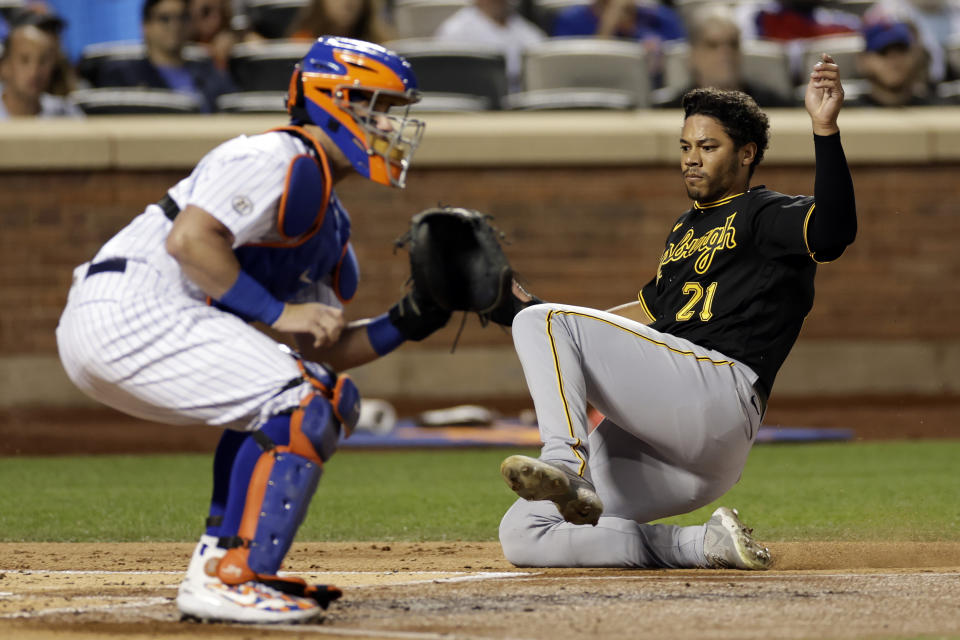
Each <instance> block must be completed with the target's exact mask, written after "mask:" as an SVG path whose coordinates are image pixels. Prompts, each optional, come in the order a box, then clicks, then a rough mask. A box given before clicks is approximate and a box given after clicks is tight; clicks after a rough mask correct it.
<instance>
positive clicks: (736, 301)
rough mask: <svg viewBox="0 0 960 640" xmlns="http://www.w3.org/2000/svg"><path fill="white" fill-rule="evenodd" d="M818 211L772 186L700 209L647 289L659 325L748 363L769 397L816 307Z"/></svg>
mask: <svg viewBox="0 0 960 640" xmlns="http://www.w3.org/2000/svg"><path fill="white" fill-rule="evenodd" d="M814 206H815V205H814V199H813V197H812V196H787V195H784V194H782V193H777V192H776V191H770V190H768V189H765V188H764V187H762V186H760V187H754V188H753V189H750V190H749V191H747V192H746V193H741V194H739V195H735V196H730V197H727V198H724V199H722V200H719V201H717V202H711V203H699V202H697V203H694V206H693V208H691V209H690V210H689V211H687V212H686V213H684V214H683V215H682V216H680V218H679V219H678V220H677V221H676V223H675V224H674V226H673V230H672V231H671V232H670V235H669V236H668V237H667V242H666V249H665V250H664V252H663V255H662V256H661V258H660V264H659V267H658V269H657V275H656V277H655V278H654V279H653V280H651V281H650V282H649V283H648V284H647V285H646V286H645V287H644V288H643V289H642V291H641V292H640V296H639V297H640V303H641V304H642V305H644V308H645V309H646V311H647V312H648V313H649V314H650V316H651V317H652V318H654V322H653V323H652V324H651V325H650V326H651V327H652V328H654V329H657V330H658V331H663V332H665V333H670V334H673V335H675V336H679V337H682V338H685V339H687V340H690V341H691V342H693V343H695V344H698V345H700V346H703V347H707V348H709V349H715V350H717V351H719V352H721V353H723V354H724V355H726V356H728V357H730V358H734V359H736V360H739V361H740V362H742V363H744V364H746V365H748V366H749V367H751V368H752V369H753V370H754V371H755V372H756V373H757V374H758V375H759V376H760V380H761V383H762V384H763V385H764V388H765V390H766V391H767V393H769V392H770V389H772V387H773V380H774V378H775V377H776V375H777V371H778V370H779V369H780V366H781V365H782V364H783V361H784V360H785V359H786V357H787V353H789V351H790V349H791V348H792V347H793V343H794V342H795V341H796V339H797V336H798V335H799V333H800V328H801V326H802V325H803V320H804V318H805V317H806V315H807V313H808V312H809V311H810V309H811V307H812V306H813V280H814V276H815V274H816V269H817V266H816V265H817V263H816V260H815V256H814V253H813V252H812V251H811V250H810V247H809V244H808V241H807V225H808V223H809V221H810V216H811V214H812V213H813V209H814Z"/></svg>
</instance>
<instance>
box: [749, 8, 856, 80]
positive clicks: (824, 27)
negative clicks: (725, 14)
mask: <svg viewBox="0 0 960 640" xmlns="http://www.w3.org/2000/svg"><path fill="white" fill-rule="evenodd" d="M827 4H828V3H827V2H821V1H818V0H781V1H780V2H767V3H757V4H754V3H745V4H742V5H740V7H739V9H738V22H739V23H740V33H741V35H742V37H743V38H745V39H754V38H766V39H769V40H778V41H780V42H782V43H784V46H785V47H786V50H787V55H788V57H789V59H790V73H791V76H792V80H793V81H794V83H796V84H798V85H806V84H807V80H808V78H807V77H806V73H807V71H808V70H807V69H806V68H805V67H804V61H803V57H804V48H805V46H806V40H807V39H808V38H820V37H823V36H835V35H844V34H848V35H855V34H856V33H857V32H858V31H859V29H860V18H859V17H858V16H856V15H854V14H852V13H847V12H845V11H837V10H834V9H829V8H827V7H826V6H825V5H827Z"/></svg>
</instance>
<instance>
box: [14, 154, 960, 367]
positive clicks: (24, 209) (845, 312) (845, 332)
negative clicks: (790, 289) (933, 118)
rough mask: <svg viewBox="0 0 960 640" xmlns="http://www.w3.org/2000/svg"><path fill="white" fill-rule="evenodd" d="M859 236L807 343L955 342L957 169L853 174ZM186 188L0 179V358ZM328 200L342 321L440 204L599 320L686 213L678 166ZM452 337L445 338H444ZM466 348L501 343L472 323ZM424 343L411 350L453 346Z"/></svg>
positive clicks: (137, 179)
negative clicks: (155, 207) (120, 241)
mask: <svg viewBox="0 0 960 640" xmlns="http://www.w3.org/2000/svg"><path fill="white" fill-rule="evenodd" d="M853 174H854V182H855V185H856V190H857V199H858V211H859V218H860V235H859V238H858V240H857V243H856V244H855V245H854V246H853V247H852V248H851V249H850V250H848V252H847V254H846V255H845V256H844V257H843V258H842V259H841V260H840V261H838V262H837V263H836V264H833V265H828V266H824V267H822V268H821V271H820V274H819V275H818V279H817V288H818V292H817V302H816V305H815V307H814V311H813V312H812V314H811V316H810V318H809V319H808V321H807V323H806V326H805V328H804V336H805V337H806V338H818V339H844V340H904V339H913V340H916V339H919V340H938V339H947V340H949V339H956V338H957V337H958V336H960V326H958V324H957V322H956V318H957V317H960V297H958V296H956V295H955V293H954V291H955V285H954V282H955V279H956V277H957V276H958V275H960V273H958V272H960V251H958V250H957V249H956V245H955V243H956V241H955V238H956V237H957V236H958V235H960V212H958V210H957V206H956V200H955V199H954V198H955V195H954V194H955V191H956V190H955V186H954V185H955V182H956V174H957V167H956V166H955V165H937V166H916V165H914V166H905V167H871V166H854V167H853ZM182 175H184V172H183V171H182V170H177V171H144V172H136V171H112V172H91V173H84V172H38V173H30V172H21V173H2V174H0V192H2V193H3V194H4V195H3V199H2V204H0V225H2V232H0V308H2V310H3V311H2V314H0V352H2V353H3V354H4V355H5V356H9V355H17V354H38V355H39V354H45V355H46V354H49V355H53V354H55V343H54V337H53V330H54V327H55V326H56V321H57V317H58V314H59V311H60V309H61V307H62V305H63V303H64V300H65V295H66V291H67V288H68V287H69V283H70V274H71V269H72V268H73V266H75V265H76V264H79V263H81V262H83V261H85V260H87V259H89V258H90V257H91V256H92V255H93V254H94V252H95V251H96V249H97V248H98V247H99V245H100V244H101V243H102V242H104V241H105V240H106V239H107V238H109V237H110V235H112V234H113V233H114V232H115V231H116V230H117V229H119V228H120V227H121V226H122V225H123V224H125V223H126V221H128V220H129V219H130V218H131V217H132V216H133V215H135V214H136V213H138V212H139V211H140V210H141V209H142V206H143V204H144V203H146V202H150V201H154V200H156V199H157V198H158V197H159V196H160V195H162V194H163V192H164V190H165V188H166V187H167V186H168V185H169V184H171V183H172V182H174V181H176V180H177V179H178V178H179V177H181V176H182ZM812 179H813V171H812V168H810V167H775V166H771V167H763V168H762V169H761V170H760V171H759V172H758V173H757V175H756V179H755V181H754V182H755V183H760V182H762V183H766V184H767V185H769V186H770V187H771V188H775V189H777V190H780V191H784V192H788V193H809V192H810V191H811V189H812ZM338 191H339V192H340V194H341V197H342V199H343V201H344V202H345V203H346V205H347V207H348V209H350V211H351V213H352V215H353V218H354V224H355V228H356V232H355V238H356V245H357V251H358V254H359V257H360V260H361V268H362V272H363V280H362V285H361V289H360V293H359V294H358V297H357V299H356V301H355V302H354V304H353V305H351V308H350V315H352V316H355V317H360V316H365V315H371V314H377V313H380V312H382V311H383V310H384V309H385V308H386V307H387V306H389V305H390V304H391V303H392V302H393V301H394V300H395V299H396V298H397V297H398V296H399V295H400V293H401V286H402V283H403V281H404V279H405V278H406V275H407V264H406V254H405V253H397V254H394V252H393V249H392V240H393V239H394V238H395V237H397V236H398V235H400V234H401V233H402V232H403V231H404V230H405V227H406V224H407V222H406V221H407V219H408V217H409V215H411V214H412V213H415V212H416V211H418V210H419V209H421V208H423V207H426V206H430V205H434V204H437V203H445V204H460V205H466V206H471V207H474V208H478V209H480V210H483V211H486V212H489V213H491V214H493V215H494V216H495V223H496V224H497V225H498V226H499V227H500V228H501V229H502V230H503V231H505V232H506V233H507V235H508V237H509V240H510V242H511V244H510V245H508V246H507V247H506V250H507V253H508V255H509V256H510V258H511V260H512V261H513V263H514V265H515V266H516V268H517V269H518V270H519V271H520V272H521V273H522V274H523V275H524V276H525V277H526V280H527V281H528V283H529V285H530V287H531V288H532V289H533V290H534V291H536V292H537V293H538V294H540V295H541V296H542V297H544V298H547V299H555V300H562V301H564V302H570V303H574V304H582V305H587V306H594V307H601V308H604V307H609V306H612V305H614V304H617V303H620V302H624V301H627V300H629V299H631V298H632V297H633V296H634V295H635V293H636V290H637V289H638V288H639V287H640V286H641V285H642V284H643V283H644V282H645V281H646V279H647V278H649V277H650V276H651V274H652V273H653V269H654V268H655V264H656V259H657V257H658V255H659V252H660V250H661V248H662V243H663V239H664V237H665V234H666V232H667V230H668V227H669V225H670V223H671V222H672V221H673V220H674V219H675V217H676V216H677V215H678V214H679V213H680V212H681V211H682V210H683V209H684V208H685V207H686V206H687V201H686V198H685V196H684V195H683V192H682V188H681V185H680V182H679V179H678V175H677V171H676V170H675V169H674V168H664V167H635V168H623V167H617V168H590V169H582V170H578V169H540V170H519V169H513V170H489V169H488V170H466V169H462V170H461V169H423V170H421V171H419V172H416V173H415V174H414V175H412V177H411V179H410V184H409V186H408V188H407V190H406V191H404V192H398V191H395V190H392V189H388V188H386V187H381V186H378V185H374V184H371V183H369V182H367V181H365V180H362V179H357V178H352V179H350V180H348V181H347V182H345V183H344V184H342V185H341V186H340V188H339V189H338ZM446 332H447V333H448V334H449V336H450V337H451V339H452V336H453V334H454V333H455V328H448V329H447V331H446ZM461 344H463V345H467V346H469V345H471V344H473V345H486V344H509V340H508V339H507V338H506V337H505V335H504V334H503V333H502V332H500V331H497V330H487V331H482V330H480V329H479V326H478V325H477V323H476V322H475V320H468V323H467V328H466V330H465V331H464V335H463V337H462V338H461ZM448 347H449V342H446V341H444V340H442V339H439V340H431V341H428V342H427V343H425V344H423V345H416V347H415V348H419V349H447V348H448Z"/></svg>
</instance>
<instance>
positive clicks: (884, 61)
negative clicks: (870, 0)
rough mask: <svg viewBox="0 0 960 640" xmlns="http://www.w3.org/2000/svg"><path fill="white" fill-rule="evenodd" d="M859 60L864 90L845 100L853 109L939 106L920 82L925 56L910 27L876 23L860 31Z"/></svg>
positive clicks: (905, 24)
mask: <svg viewBox="0 0 960 640" xmlns="http://www.w3.org/2000/svg"><path fill="white" fill-rule="evenodd" d="M863 36H864V40H865V50H864V51H863V53H861V54H860V57H859V58H858V64H859V65H860V70H861V72H862V74H863V76H864V77H865V78H866V79H867V82H868V83H869V88H868V90H867V91H865V92H864V93H862V94H861V95H859V96H857V97H855V98H853V99H852V100H848V101H847V104H848V105H849V106H852V107H914V106H923V105H932V104H942V101H941V100H939V99H938V98H937V97H936V95H935V94H934V93H933V92H932V91H930V90H929V86H928V84H927V83H926V82H924V81H923V80H924V79H925V77H926V74H925V73H924V72H923V67H924V56H923V50H922V47H920V45H919V43H918V42H917V39H916V37H915V35H914V31H913V29H912V28H911V25H908V24H907V23H905V22H879V23H874V24H871V25H868V26H867V27H866V28H865V29H864V30H863Z"/></svg>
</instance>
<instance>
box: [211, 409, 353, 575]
mask: <svg viewBox="0 0 960 640" xmlns="http://www.w3.org/2000/svg"><path fill="white" fill-rule="evenodd" d="M280 421H286V425H287V429H286V430H287V434H288V436H289V437H288V439H286V442H288V443H289V444H279V445H278V444H276V443H275V442H274V441H273V440H272V438H271V437H270V436H269V435H268V434H266V433H264V430H265V428H266V427H271V429H272V430H275V429H276V426H277V423H278V422H280ZM265 428H264V429H261V430H259V431H257V432H255V433H254V434H253V438H252V439H254V440H256V442H257V444H258V445H259V447H260V449H261V450H262V451H261V453H260V455H259V457H258V458H257V460H256V464H255V465H254V466H253V468H252V471H251V472H250V473H249V481H248V484H247V487H246V495H245V498H244V500H243V511H242V516H241V518H240V522H239V526H238V527H237V531H236V535H235V536H232V537H229V538H223V539H221V545H223V546H227V547H229V550H228V551H227V555H226V556H224V558H223V560H221V561H220V565H219V567H218V569H217V575H218V576H219V577H220V579H221V580H223V581H224V582H226V583H227V584H240V583H242V582H247V581H249V580H254V579H258V580H263V579H266V578H269V579H272V580H275V579H276V575H275V574H276V572H277V571H278V570H279V569H280V563H281V561H282V560H283V558H284V556H285V555H286V553H287V551H288V550H289V549H290V545H291V544H292V543H293V538H294V535H296V532H297V529H299V527H300V524H301V523H302V522H303V519H304V517H305V516H306V513H307V507H308V506H309V505H310V500H311V499H312V498H313V494H314V492H315V491H316V489H317V483H318V482H319V481H320V476H321V475H322V473H323V463H324V461H326V460H328V459H329V458H330V456H332V455H333V453H334V452H335V451H336V448H337V444H338V442H339V438H340V422H339V420H337V419H336V417H335V416H334V414H333V409H332V407H331V405H330V402H329V401H328V400H327V399H326V398H325V397H323V396H322V395H320V394H318V393H311V394H308V395H307V397H305V398H304V399H303V401H302V402H301V403H300V406H299V407H297V408H296V409H295V410H294V411H293V412H292V413H290V414H289V415H284V416H275V417H274V418H272V419H271V420H270V421H269V422H268V424H267V425H265ZM238 459H239V457H238ZM236 471H237V470H236V468H235V472H236ZM234 498H235V497H234V496H231V500H234ZM236 498H237V499H239V496H237V497H236ZM228 511H229V507H228Z"/></svg>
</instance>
